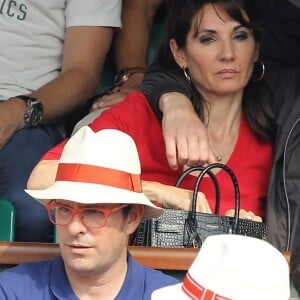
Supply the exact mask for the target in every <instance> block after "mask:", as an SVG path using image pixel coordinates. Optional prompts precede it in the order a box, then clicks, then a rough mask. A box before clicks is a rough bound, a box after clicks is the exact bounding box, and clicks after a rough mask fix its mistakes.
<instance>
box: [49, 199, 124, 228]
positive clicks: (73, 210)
mask: <svg viewBox="0 0 300 300" xmlns="http://www.w3.org/2000/svg"><path fill="white" fill-rule="evenodd" d="M55 201H56V200H52V201H50V202H48V203H47V204H46V205H45V207H46V209H47V212H48V217H49V220H50V222H51V223H52V224H54V225H55V226H60V227H64V226H68V225H69V224H70V223H71V221H72V220H73V218H74V216H75V215H78V216H79V219H80V221H81V222H82V224H83V225H84V226H85V227H87V228H91V229H100V228H103V227H105V226H106V224H107V218H108V216H109V215H111V214H112V213H114V212H116V211H119V210H121V209H123V208H125V207H128V206H129V204H122V205H120V206H117V207H113V208H111V209H108V208H98V207H84V208H74V207H71V206H67V205H64V204H59V203H56V202H55ZM55 206H57V207H65V208H67V209H69V210H70V211H71V213H72V215H71V217H70V221H69V222H67V223H66V224H57V223H56V222H54V219H53V217H52V214H51V209H53V208H54V207H55ZM89 209H91V210H96V211H100V212H101V213H103V215H104V222H103V225H101V226H97V227H95V226H88V225H86V223H85V221H84V217H83V216H82V211H84V210H89Z"/></svg>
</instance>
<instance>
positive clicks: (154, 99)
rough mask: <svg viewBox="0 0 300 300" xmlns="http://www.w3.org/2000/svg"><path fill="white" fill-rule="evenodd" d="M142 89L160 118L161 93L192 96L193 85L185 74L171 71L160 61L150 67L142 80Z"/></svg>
mask: <svg viewBox="0 0 300 300" xmlns="http://www.w3.org/2000/svg"><path fill="white" fill-rule="evenodd" d="M141 90H142V92H143V93H144V94H145V96H146V98H147V100H148V102H149V103H150V105H151V107H152V108H153V110H154V111H155V113H156V115H157V116H158V117H159V118H161V117H162V113H161V111H160V109H159V105H158V104H159V99H160V97H161V95H163V94H165V93H169V92H178V93H182V94H184V95H186V96H187V97H188V98H191V96H192V91H191V87H190V86H189V84H188V82H187V81H186V79H185V78H184V75H183V74H180V73H179V72H178V71H177V70H174V71H172V72H169V71H167V70H165V69H164V68H163V67H162V66H160V65H159V64H158V63H154V64H152V65H151V66H150V67H149V69H148V71H147V73H146V74H145V77H144V80H143V82H142V85H141Z"/></svg>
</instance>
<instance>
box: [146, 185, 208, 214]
mask: <svg viewBox="0 0 300 300" xmlns="http://www.w3.org/2000/svg"><path fill="white" fill-rule="evenodd" d="M142 187H143V192H144V193H145V195H146V196H147V197H148V198H149V200H151V201H154V202H157V203H159V204H160V205H161V206H162V207H163V208H173V209H181V210H187V211H188V210H191V209H192V197H193V191H190V190H186V189H182V188H178V187H174V186H170V185H165V184H161V183H159V182H153V181H142ZM196 210H197V211H199V212H203V213H212V211H211V209H210V206H209V204H208V202H207V200H206V197H205V195H204V194H203V193H201V192H198V198H197V208H196Z"/></svg>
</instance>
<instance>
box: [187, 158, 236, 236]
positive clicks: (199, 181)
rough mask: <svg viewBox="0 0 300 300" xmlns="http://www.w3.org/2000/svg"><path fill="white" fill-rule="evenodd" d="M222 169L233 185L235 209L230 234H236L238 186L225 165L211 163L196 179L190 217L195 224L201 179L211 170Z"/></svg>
mask: <svg viewBox="0 0 300 300" xmlns="http://www.w3.org/2000/svg"><path fill="white" fill-rule="evenodd" d="M216 168H219V169H223V170H225V171H226V172H227V173H228V175H229V176H230V178H231V180H232V183H233V188H234V193H235V209H234V216H233V219H234V220H233V226H232V232H233V233H236V232H237V228H238V220H239V213H240V189H239V184H238V181H237V178H236V176H235V174H234V173H233V171H232V170H231V169H230V168H229V167H228V166H226V165H224V164H220V163H213V164H210V165H208V166H207V167H205V168H203V170H202V172H201V174H200V175H199V176H198V177H197V180H196V184H195V187H194V193H193V202H192V211H191V216H192V218H193V223H194V224H195V222H196V206H197V192H198V190H199V185H200V183H201V180H202V179H203V177H204V175H205V174H206V173H207V174H209V173H210V172H211V170H212V169H216Z"/></svg>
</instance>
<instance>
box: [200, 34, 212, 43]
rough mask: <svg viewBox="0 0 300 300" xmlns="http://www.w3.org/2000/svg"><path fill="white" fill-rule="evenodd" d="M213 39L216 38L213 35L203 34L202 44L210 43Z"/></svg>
mask: <svg viewBox="0 0 300 300" xmlns="http://www.w3.org/2000/svg"><path fill="white" fill-rule="evenodd" d="M213 41H215V39H214V38H213V37H212V36H202V37H200V42H201V43H202V44H205V45H207V44H210V43H212V42H213Z"/></svg>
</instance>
